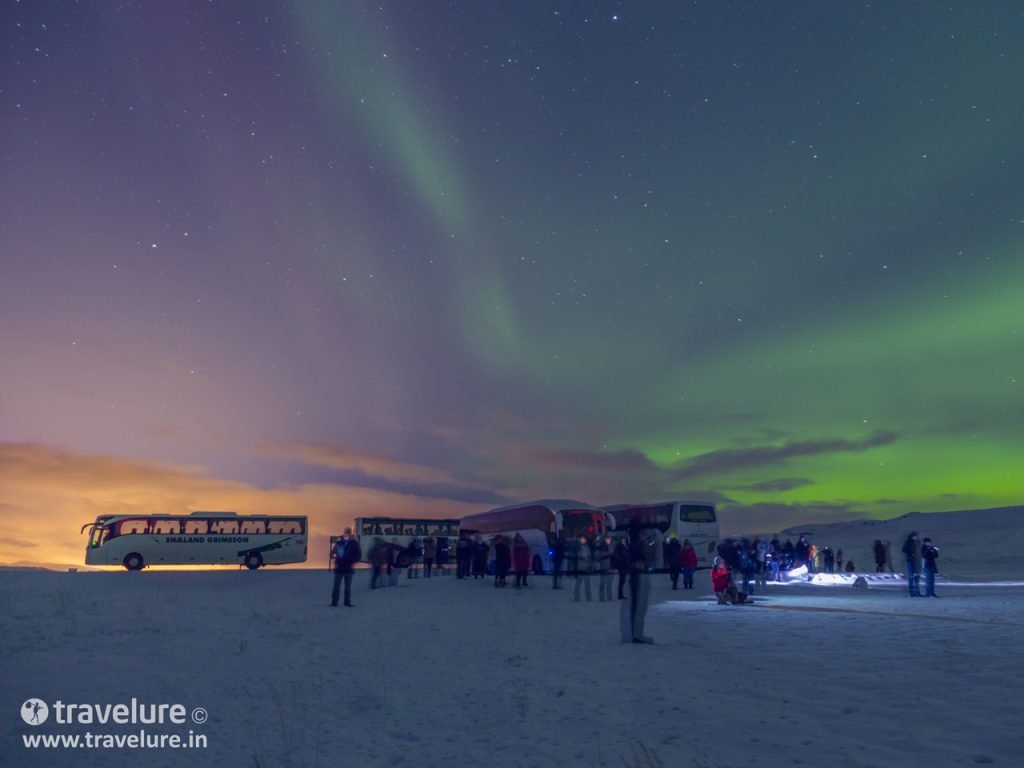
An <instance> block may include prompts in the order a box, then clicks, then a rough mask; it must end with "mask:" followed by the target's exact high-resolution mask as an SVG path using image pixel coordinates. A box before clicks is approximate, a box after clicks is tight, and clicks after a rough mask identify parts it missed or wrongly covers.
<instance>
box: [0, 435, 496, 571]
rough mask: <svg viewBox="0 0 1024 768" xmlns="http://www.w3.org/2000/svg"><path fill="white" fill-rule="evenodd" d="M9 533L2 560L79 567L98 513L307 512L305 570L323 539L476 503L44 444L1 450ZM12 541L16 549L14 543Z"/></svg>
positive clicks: (459, 512) (322, 548)
mask: <svg viewBox="0 0 1024 768" xmlns="http://www.w3.org/2000/svg"><path fill="white" fill-rule="evenodd" d="M0 488H3V489H4V502H5V504H6V505H7V507H6V508H5V510H4V522H5V535H4V537H2V538H0V562H12V561H23V560H24V559H25V555H26V549H25V545H26V544H32V543H35V544H38V546H37V547H34V548H33V549H32V559H33V561H35V562H41V563H42V562H48V563H67V564H72V565H74V564H81V563H82V561H83V553H84V548H85V541H84V537H82V536H81V535H80V534H79V530H80V528H81V526H82V524H83V523H88V522H91V521H92V520H94V519H95V518H96V517H97V516H98V515H101V514H136V515H151V514H187V513H188V512H190V511H193V510H199V509H206V510H210V509H215V510H231V511H236V512H239V513H243V514H281V513H291V514H303V515H307V516H308V517H309V519H310V529H311V536H310V539H311V541H310V547H309V553H310V562H311V563H312V564H314V565H319V564H320V563H319V560H320V558H319V554H318V553H321V552H323V553H326V551H327V547H328V544H327V541H328V537H329V536H330V535H331V534H333V533H337V532H338V531H340V530H341V529H342V528H344V527H345V526H346V525H350V524H351V521H352V519H353V518H355V517H358V516H369V515H388V516H396V517H438V518H444V517H462V516H463V515H466V514H469V513H470V512H477V511H479V510H480V505H479V504H469V503H465V502H462V501H459V500H457V499H445V498H428V497H425V496H420V495H416V494H409V493H399V492H396V491H390V490H379V489H373V488H363V487H353V486H346V485H340V484H332V483H322V484H306V485H292V486H281V487H274V488H269V489H267V488H259V487H256V486H253V485H249V484H247V483H240V482H235V481H231V480H226V479H221V478H215V477H209V476H207V475H204V474H203V473H202V470H201V469H200V468H197V467H181V466H175V465H170V464H160V463H156V462H146V461H137V460H131V459H124V458H118V457H113V456H97V455H91V454H83V453H77V452H74V451H70V450H66V449H63V448H59V447H54V446H50V445H44V444H40V443H0ZM12 542H14V543H12Z"/></svg>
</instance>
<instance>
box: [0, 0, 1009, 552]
mask: <svg viewBox="0 0 1024 768" xmlns="http://www.w3.org/2000/svg"><path fill="white" fill-rule="evenodd" d="M0 30H2V35H3V39H2V51H3V57H4V64H3V73H4V77H3V79H2V82H0V135H2V138H3V151H2V172H3V179H4V183H3V185H2V189H0V200H2V211H3V215H2V218H0V227H2V230H0V322H2V332H0V360H2V361H3V377H2V379H0V487H2V488H4V489H5V491H4V494H3V498H2V499H0V510H2V512H3V514H4V517H5V520H6V521H7V523H8V533H9V536H8V540H7V541H5V542H3V544H2V546H0V561H2V562H51V561H63V562H76V561H77V560H78V559H80V549H81V547H82V546H83V543H82V542H81V541H80V540H79V538H78V526H79V525H80V524H81V523H83V522H86V521H87V520H90V519H92V518H93V517H95V516H96V514H99V513H101V512H116V511H122V510H132V511H144V510H149V511H151V512H174V513H180V512H183V511H185V510H188V509H237V510H238V511H244V512H261V511H269V510H275V511H277V510H280V509H281V508H282V507H287V508H288V509H292V510H295V509H298V508H301V509H303V510H306V511H308V512H309V514H310V515H311V519H312V521H313V526H314V528H316V529H318V533H319V534H322V535H324V536H326V535H327V534H328V533H330V532H332V531H333V529H334V528H336V527H337V526H338V525H339V524H340V522H341V521H343V520H349V519H351V518H352V517H353V516H355V515H357V514H362V513H365V512H381V513H383V512H385V511H394V512H401V513H406V514H440V515H443V516H451V515H453V514H454V515H458V514H462V513H465V512H469V511H476V510H480V509H483V508H487V507H489V506H492V505H494V504H498V503H507V502H509V501H513V500H517V499H526V498H536V497H575V498H581V499H584V500H586V501H590V502H592V503H596V504H610V503H616V502H625V501H642V500H646V501H655V500H660V499H666V498H695V499H709V500H713V501H716V502H718V503H719V505H720V509H721V514H722V521H723V527H724V528H725V529H726V530H734V531H736V530H748V531H750V530H758V531H761V530H769V529H778V528H780V527H783V526H784V525H788V524H794V523H798V522H803V521H811V520H821V519H852V518H856V517H892V516H896V515H899V514H903V513H905V512H909V511H913V510H922V511H940V510H948V509H965V508H982V507H994V506H999V505H1004V504H1014V503H1020V488H1021V486H1022V473H1021V469H1020V463H1021V462H1020V456H1021V455H1022V448H1024V445H1022V442H1024V439H1022V437H1021V435H1022V434H1024V430H1022V427H1024V423H1022V422H1024V398H1022V384H1024V367H1022V360H1024V343H1022V342H1024V340H1022V335H1024V188H1022V185H1021V182H1020V179H1021V177H1022V173H1024V150H1022V148H1021V140H1020V136H1022V135H1024V109H1022V107H1021V101H1020V73H1021V72H1022V71H1024V45H1022V43H1021V40H1022V39H1024V15H1022V11H1021V9H1020V7H1019V6H1018V5H1017V4H1014V3H998V2H995V3H985V4H971V3H953V4H947V5H944V6H942V7H938V6H921V5H920V4H910V3H885V4H878V5H864V4H850V3H844V4H839V3H812V2H779V3H711V2H708V3H685V4H684V3H652V4H625V3H539V2H525V3H507V2H494V3H489V2H481V3H461V2H454V3H445V4H440V3H436V4H435V3H413V2H405V3H379V2H378V3H359V2H339V3H327V2H309V3H271V2H263V1H262V0H256V1H254V2H248V3H226V2H212V3H208V2H191V1H188V2H185V1H183V2H175V3H141V2H140V3H131V2H129V3H119V4H116V5H114V4H102V3H85V4H75V5H72V4H66V3H56V2H39V3H28V2H22V3H7V4H5V5H4V7H3V9H2V10H0Z"/></svg>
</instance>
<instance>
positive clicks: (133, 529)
mask: <svg viewBox="0 0 1024 768" xmlns="http://www.w3.org/2000/svg"><path fill="white" fill-rule="evenodd" d="M148 528H149V525H148V524H147V521H146V520H142V519H134V518H133V519H130V520H122V521H121V522H120V523H118V529H119V531H120V533H121V535H122V536H124V535H125V534H129V533H146V532H147V529H148Z"/></svg>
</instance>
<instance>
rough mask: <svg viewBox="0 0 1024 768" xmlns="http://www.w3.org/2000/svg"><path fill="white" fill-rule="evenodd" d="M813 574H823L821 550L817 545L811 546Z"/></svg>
mask: <svg viewBox="0 0 1024 768" xmlns="http://www.w3.org/2000/svg"><path fill="white" fill-rule="evenodd" d="M811 572H812V573H821V550H820V549H818V545H817V544H811Z"/></svg>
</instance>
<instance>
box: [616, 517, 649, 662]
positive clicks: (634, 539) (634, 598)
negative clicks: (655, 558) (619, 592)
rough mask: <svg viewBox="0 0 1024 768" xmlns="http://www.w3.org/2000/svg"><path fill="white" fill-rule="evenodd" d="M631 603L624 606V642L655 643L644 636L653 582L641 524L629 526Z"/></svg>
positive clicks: (634, 523)
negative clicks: (641, 535) (649, 571)
mask: <svg viewBox="0 0 1024 768" xmlns="http://www.w3.org/2000/svg"><path fill="white" fill-rule="evenodd" d="M628 558H629V560H628V562H629V602H628V603H624V604H623V606H622V611H621V613H622V617H621V619H622V620H621V623H622V642H624V643H628V642H633V643H653V642H654V638H652V637H649V636H647V635H645V634H644V622H645V619H646V618H647V604H648V602H649V601H650V595H651V581H650V576H649V575H648V572H647V571H648V568H649V567H650V566H649V563H648V559H649V558H648V554H647V542H646V541H644V540H643V539H642V538H641V537H640V523H639V521H637V520H635V519H634V520H633V521H631V522H630V525H629V551H628Z"/></svg>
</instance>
